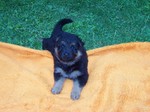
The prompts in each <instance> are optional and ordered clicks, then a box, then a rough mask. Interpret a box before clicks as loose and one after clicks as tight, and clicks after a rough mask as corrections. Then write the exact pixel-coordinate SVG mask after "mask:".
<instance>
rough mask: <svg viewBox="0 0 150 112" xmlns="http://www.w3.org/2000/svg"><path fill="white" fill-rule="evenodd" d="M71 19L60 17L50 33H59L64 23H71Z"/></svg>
mask: <svg viewBox="0 0 150 112" xmlns="http://www.w3.org/2000/svg"><path fill="white" fill-rule="evenodd" d="M72 22H73V21H72V20H71V19H67V18H64V19H61V20H60V21H58V22H57V23H56V25H55V27H54V30H53V33H52V34H57V33H60V32H62V31H63V30H62V28H63V26H64V25H65V24H68V23H72Z"/></svg>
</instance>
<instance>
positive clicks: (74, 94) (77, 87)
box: [71, 79, 82, 100]
mask: <svg viewBox="0 0 150 112" xmlns="http://www.w3.org/2000/svg"><path fill="white" fill-rule="evenodd" d="M81 91H82V87H80V84H79V81H78V80H77V79H76V80H74V81H73V89H72V92H71V99H73V100H78V99H79V98H80V93H81Z"/></svg>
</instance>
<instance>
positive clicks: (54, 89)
mask: <svg viewBox="0 0 150 112" xmlns="http://www.w3.org/2000/svg"><path fill="white" fill-rule="evenodd" d="M61 89H62V88H60V87H53V88H52V89H51V92H52V93H53V94H59V93H60V92H61Z"/></svg>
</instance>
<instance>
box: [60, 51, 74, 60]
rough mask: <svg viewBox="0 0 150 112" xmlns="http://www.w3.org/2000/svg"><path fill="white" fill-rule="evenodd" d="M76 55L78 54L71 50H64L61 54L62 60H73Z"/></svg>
mask: <svg viewBox="0 0 150 112" xmlns="http://www.w3.org/2000/svg"><path fill="white" fill-rule="evenodd" d="M75 57H76V55H75V54H73V53H72V52H71V51H64V52H62V53H61V54H60V58H61V60H62V61H65V62H69V61H73V60H74V58H75Z"/></svg>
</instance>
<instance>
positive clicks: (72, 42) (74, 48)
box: [54, 34, 84, 65]
mask: <svg viewBox="0 0 150 112" xmlns="http://www.w3.org/2000/svg"><path fill="white" fill-rule="evenodd" d="M62 36H63V37H58V38H57V39H56V43H55V47H54V51H55V56H56V57H57V59H58V60H59V61H60V62H61V63H63V64H67V65H72V64H74V63H76V62H77V61H78V60H79V59H80V58H81V56H82V51H81V49H82V48H83V45H84V44H83V42H82V41H81V40H80V39H79V38H78V37H77V36H76V35H73V34H64V35H62Z"/></svg>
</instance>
